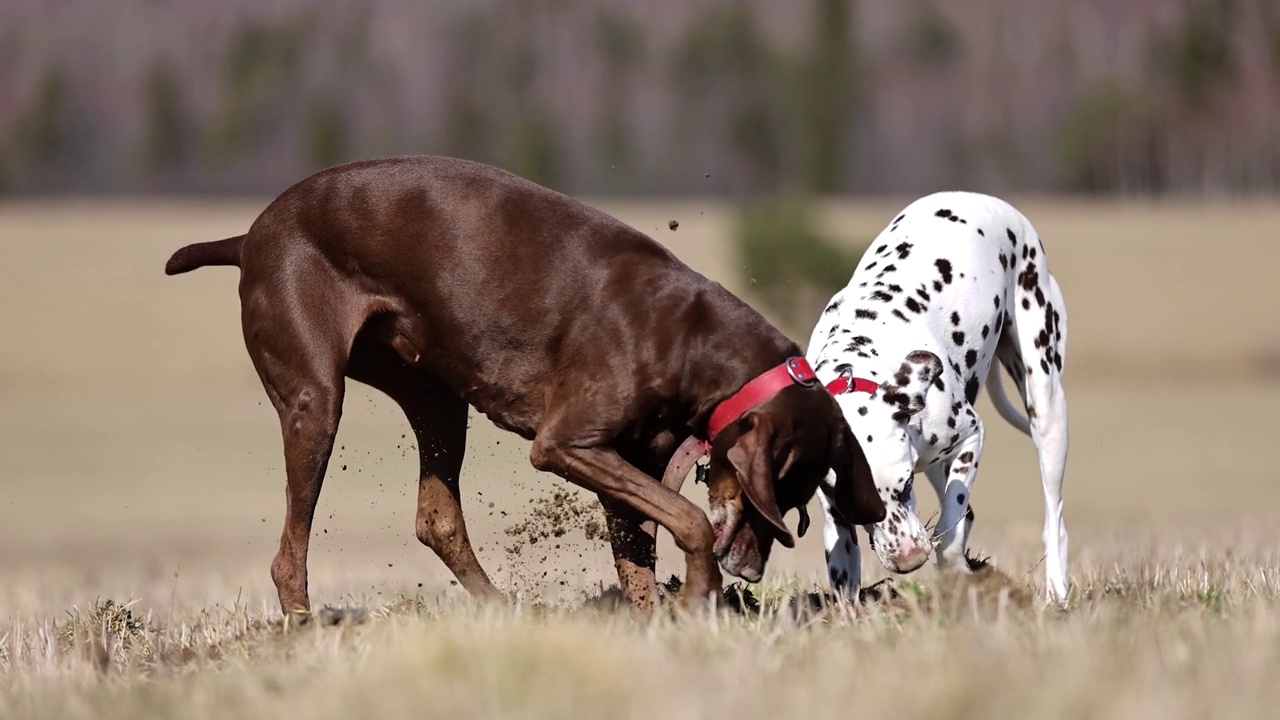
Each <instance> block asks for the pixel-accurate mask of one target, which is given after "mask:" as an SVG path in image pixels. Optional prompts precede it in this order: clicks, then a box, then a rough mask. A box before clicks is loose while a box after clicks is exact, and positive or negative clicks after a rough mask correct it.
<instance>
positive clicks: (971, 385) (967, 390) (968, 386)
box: [964, 377, 978, 405]
mask: <svg viewBox="0 0 1280 720" xmlns="http://www.w3.org/2000/svg"><path fill="white" fill-rule="evenodd" d="M964 398H965V399H966V400H968V401H969V404H971V405H972V404H973V403H975V402H977V400H978V378H976V377H971V378H969V381H968V382H966V383H965V384H964Z"/></svg>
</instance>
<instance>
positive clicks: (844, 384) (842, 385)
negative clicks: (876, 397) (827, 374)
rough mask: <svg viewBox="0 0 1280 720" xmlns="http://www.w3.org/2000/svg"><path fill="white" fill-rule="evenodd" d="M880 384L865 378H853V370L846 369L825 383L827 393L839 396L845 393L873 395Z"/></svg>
mask: <svg viewBox="0 0 1280 720" xmlns="http://www.w3.org/2000/svg"><path fill="white" fill-rule="evenodd" d="M879 387H880V384H879V383H877V382H876V381H874V380H868V379H866V378H860V377H854V376H853V368H846V369H845V371H844V372H842V373H840V376H839V377H837V378H836V379H835V380H832V381H831V382H829V383H827V392H829V393H831V394H832V395H839V394H841V393H847V392H864V393H868V394H870V393H873V392H875V391H876V390H877V389H879Z"/></svg>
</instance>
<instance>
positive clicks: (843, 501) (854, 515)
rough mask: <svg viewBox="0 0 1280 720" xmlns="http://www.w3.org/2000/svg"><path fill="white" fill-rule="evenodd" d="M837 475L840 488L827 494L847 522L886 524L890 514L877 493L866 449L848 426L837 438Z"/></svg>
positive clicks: (835, 462) (830, 490) (832, 489)
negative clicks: (885, 520) (864, 449)
mask: <svg viewBox="0 0 1280 720" xmlns="http://www.w3.org/2000/svg"><path fill="white" fill-rule="evenodd" d="M832 458H833V461H834V465H835V467H834V470H835V471H836V486H835V487H834V488H830V489H828V488H827V487H826V483H825V482H824V483H823V492H826V493H827V497H828V498H830V499H831V504H832V505H834V506H835V508H836V511H837V512H839V513H840V516H841V517H843V518H844V520H845V522H848V523H852V524H854V525H872V524H874V523H878V522H880V521H881V520H884V518H885V515H886V514H887V512H888V511H887V510H886V509H885V506H884V501H883V500H881V499H880V493H879V492H878V491H877V490H876V482H875V477H874V476H873V475H872V474H871V466H870V465H869V464H867V456H866V455H865V454H863V452H862V446H861V445H859V444H858V440H857V438H855V437H854V436H853V431H851V430H850V429H849V428H848V426H845V427H844V428H843V430H842V431H841V432H839V433H837V434H836V452H835V453H834V454H833V455H832Z"/></svg>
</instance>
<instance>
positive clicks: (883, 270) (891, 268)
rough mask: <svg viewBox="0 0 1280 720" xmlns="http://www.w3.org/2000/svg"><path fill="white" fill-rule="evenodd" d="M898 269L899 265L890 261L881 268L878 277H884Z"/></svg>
mask: <svg viewBox="0 0 1280 720" xmlns="http://www.w3.org/2000/svg"><path fill="white" fill-rule="evenodd" d="M897 271H898V266H897V265H894V264H893V263H889V264H888V265H885V266H884V267H883V268H881V270H880V272H879V273H878V274H877V275H876V277H882V276H884V275H886V274H888V273H891V272H897Z"/></svg>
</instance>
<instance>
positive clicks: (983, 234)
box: [978, 228, 987, 237]
mask: <svg viewBox="0 0 1280 720" xmlns="http://www.w3.org/2000/svg"><path fill="white" fill-rule="evenodd" d="M978 234H979V235H981V236H982V237H986V236H987V234H986V233H984V232H982V228H978Z"/></svg>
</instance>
